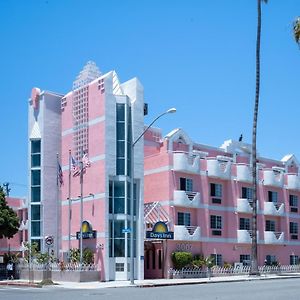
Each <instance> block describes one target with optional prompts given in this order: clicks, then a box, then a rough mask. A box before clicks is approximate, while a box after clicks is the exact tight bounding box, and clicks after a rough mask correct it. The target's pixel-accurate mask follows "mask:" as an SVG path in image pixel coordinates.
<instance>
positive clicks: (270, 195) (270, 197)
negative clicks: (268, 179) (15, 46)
mask: <svg viewBox="0 0 300 300" xmlns="http://www.w3.org/2000/svg"><path fill="white" fill-rule="evenodd" d="M268 202H273V203H275V204H277V202H278V193H277V192H273V191H268Z"/></svg>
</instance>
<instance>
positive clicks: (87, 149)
mask: <svg viewBox="0 0 300 300" xmlns="http://www.w3.org/2000/svg"><path fill="white" fill-rule="evenodd" d="M143 128H144V96H143V86H142V85H141V83H140V82H139V80H138V79H137V78H133V79H130V80H128V81H126V82H123V83H121V82H120V81H119V79H118V76H117V74H116V72H115V71H110V72H108V73H106V74H101V72H100V71H99V69H98V68H97V66H96V65H95V63H93V62H88V63H87V65H86V66H85V67H84V68H83V70H82V71H81V72H80V73H79V75H78V76H77V78H76V80H75V81H74V82H73V87H72V89H71V91H69V92H68V93H66V94H59V93H54V92H50V91H41V90H40V89H38V88H34V89H33V90H32V95H31V98H30V100H29V153H30V154H31V159H30V161H29V173H30V180H29V184H30V194H29V200H30V205H29V210H30V211H31V214H30V216H31V219H30V223H31V227H30V231H29V235H30V240H31V241H35V242H38V244H39V247H40V249H41V250H42V251H47V247H48V245H47V244H46V243H45V238H46V237H49V236H50V237H52V238H53V244H52V245H51V247H52V250H53V252H54V254H55V255H56V256H57V257H59V259H64V260H65V261H66V260H68V253H69V250H70V249H72V248H79V249H82V250H84V249H85V248H89V249H91V250H92V251H93V253H94V260H95V263H96V264H97V265H98V270H99V279H100V280H105V281H107V280H127V279H129V276H130V266H131V262H130V234H132V232H133V235H134V241H133V242H134V249H135V251H134V277H135V278H136V279H142V278H143V276H144V275H143V272H144V262H143V253H144V250H143V243H144V242H143V234H144V230H143V181H144V177H143V161H144V158H143V143H142V141H140V142H139V143H137V144H136V146H135V152H134V179H133V180H132V178H131V168H130V162H131V159H132V158H131V151H130V145H131V143H132V139H134V138H135V137H137V136H138V135H139V134H140V133H141V132H142V130H143ZM57 160H58V162H57ZM81 162H82V164H83V172H82V173H81V174H83V176H82V179H81V176H80V175H77V176H76V173H77V174H78V173H80V172H78V171H79V170H78V169H80V167H81ZM58 163H59V166H60V167H58ZM60 170H61V171H62V174H61V175H60V176H59V180H58V181H57V175H58V172H59V171H60ZM81 181H82V184H81ZM131 182H133V184H134V193H133V202H134V203H133V208H134V209H133V211H134V216H133V219H134V220H133V228H131V226H130V218H131V211H130V201H131V196H130V184H131ZM81 196H82V197H81ZM129 231H130V232H129ZM81 232H82V240H81V238H80V233H81ZM81 245H82V246H81Z"/></svg>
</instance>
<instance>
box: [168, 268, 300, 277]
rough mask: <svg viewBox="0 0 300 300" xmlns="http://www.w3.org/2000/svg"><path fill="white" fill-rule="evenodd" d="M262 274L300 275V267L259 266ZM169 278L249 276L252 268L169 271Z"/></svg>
mask: <svg viewBox="0 0 300 300" xmlns="http://www.w3.org/2000/svg"><path fill="white" fill-rule="evenodd" d="M258 270H259V273H260V274H265V275H267V274H281V273H298V272H300V265H284V266H259V267H258ZM168 273H169V277H170V278H174V279H180V278H205V277H207V278H209V277H218V276H235V275H249V273H250V266H238V267H236V268H234V267H229V268H225V267H218V266H214V267H212V268H211V269H208V268H207V267H202V268H183V269H181V270H176V269H172V268H171V269H169V271H168Z"/></svg>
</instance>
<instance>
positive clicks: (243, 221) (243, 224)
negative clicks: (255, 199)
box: [240, 218, 250, 230]
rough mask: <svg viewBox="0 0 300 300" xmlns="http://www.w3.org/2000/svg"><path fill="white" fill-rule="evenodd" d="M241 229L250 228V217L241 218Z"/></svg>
mask: <svg viewBox="0 0 300 300" xmlns="http://www.w3.org/2000/svg"><path fill="white" fill-rule="evenodd" d="M240 230H250V219H248V218H240Z"/></svg>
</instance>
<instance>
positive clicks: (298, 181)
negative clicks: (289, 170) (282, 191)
mask: <svg viewBox="0 0 300 300" xmlns="http://www.w3.org/2000/svg"><path fill="white" fill-rule="evenodd" d="M286 176H287V188H288V189H289V190H300V177H299V176H298V175H297V174H286Z"/></svg>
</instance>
